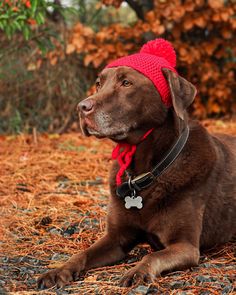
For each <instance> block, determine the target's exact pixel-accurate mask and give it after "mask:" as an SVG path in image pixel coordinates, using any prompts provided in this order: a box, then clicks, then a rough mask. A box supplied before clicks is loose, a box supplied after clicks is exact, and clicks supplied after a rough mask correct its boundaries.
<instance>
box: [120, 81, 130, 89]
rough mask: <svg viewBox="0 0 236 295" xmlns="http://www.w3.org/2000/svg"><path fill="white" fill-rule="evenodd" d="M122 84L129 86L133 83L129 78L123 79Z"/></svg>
mask: <svg viewBox="0 0 236 295" xmlns="http://www.w3.org/2000/svg"><path fill="white" fill-rule="evenodd" d="M121 85H122V86H125V87H129V86H131V85H132V83H131V82H130V81H129V80H123V81H122V84H121Z"/></svg>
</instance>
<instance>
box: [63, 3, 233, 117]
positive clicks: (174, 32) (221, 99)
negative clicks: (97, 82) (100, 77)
mask: <svg viewBox="0 0 236 295" xmlns="http://www.w3.org/2000/svg"><path fill="white" fill-rule="evenodd" d="M102 2H103V3H104V4H106V5H114V6H115V7H117V8H118V7H119V6H120V5H121V3H122V2H123V1H119V0H113V1H112V0H103V1H102ZM127 2H132V1H127ZM133 2H152V4H153V9H152V10H150V11H148V12H147V13H146V14H145V17H144V19H143V20H138V21H137V22H136V23H135V24H134V25H132V26H129V27H125V26H122V24H113V25H111V26H108V27H104V28H102V29H101V30H100V31H99V32H94V31H93V30H92V29H91V28H88V27H85V26H83V25H82V24H80V23H78V24H76V25H75V26H74V28H73V30H72V32H71V36H70V39H69V42H68V45H67V54H71V53H72V52H76V53H77V54H82V55H83V56H84V65H85V66H88V65H90V64H92V65H93V66H94V68H97V69H101V68H102V67H103V66H104V65H105V64H106V63H107V62H109V61H111V60H113V59H116V58H117V57H121V56H124V55H127V54H129V53H132V52H135V51H137V50H139V48H140V47H141V45H142V44H143V43H144V42H146V41H148V40H149V39H153V38H156V37H164V38H166V39H168V40H170V41H171V42H173V44H174V47H175V49H176V52H177V58H178V62H177V68H178V70H179V73H180V74H181V75H183V76H184V77H186V79H188V80H189V81H191V82H192V83H194V84H195V85H196V86H197V88H198V97H197V99H196V101H195V104H194V105H193V114H194V115H196V116H197V117H200V118H203V117H206V116H211V115H219V114H220V115H222V114H227V113H228V114H232V113H235V112H236V95H235V90H236V84H235V78H236V72H235V61H236V34H235V29H236V18H235V12H236V3H235V1H223V0H209V1H204V0H196V1H190V0H186V1H180V0H175V1H169V0H162V1H161V0H155V1H133ZM137 9H138V8H137Z"/></svg>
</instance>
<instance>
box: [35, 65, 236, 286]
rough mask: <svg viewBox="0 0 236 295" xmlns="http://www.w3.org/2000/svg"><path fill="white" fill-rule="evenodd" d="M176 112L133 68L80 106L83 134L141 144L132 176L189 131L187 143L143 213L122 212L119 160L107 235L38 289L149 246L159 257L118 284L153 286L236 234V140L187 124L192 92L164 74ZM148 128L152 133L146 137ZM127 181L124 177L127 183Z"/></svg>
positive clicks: (147, 197) (154, 186)
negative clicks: (163, 275)
mask: <svg viewBox="0 0 236 295" xmlns="http://www.w3.org/2000/svg"><path fill="white" fill-rule="evenodd" d="M163 72H164V75H165V77H166V80H167V81H168V84H169V87H170V91H171V98H172V104H173V107H171V108H167V107H165V105H164V104H163V103H162V101H161V98H160V95H159V94H158V92H157V91H156V88H155V87H154V85H153V84H152V82H151V81H150V80H149V79H148V78H146V77H145V76H144V75H142V74H141V73H139V72H138V71H135V70H134V69H132V68H129V67H125V66H121V67H115V68H108V69H105V70H103V71H102V73H101V75H100V77H99V79H98V81H97V90H98V91H97V93H96V94H94V95H92V96H90V97H89V98H87V99H85V100H83V101H82V102H80V104H79V109H80V116H81V126H82V129H83V131H84V133H85V134H86V135H87V136H88V135H95V136H96V137H99V138H101V137H108V138H110V139H112V140H114V141H116V142H120V141H124V140H125V141H126V142H128V143H130V144H138V145H137V150H136V153H135V157H134V159H133V162H132V165H130V167H129V169H128V170H129V173H130V174H132V175H135V176H137V175H140V174H142V173H144V172H148V171H152V170H153V167H154V166H155V165H156V164H157V163H160V161H161V160H162V159H163V157H164V155H165V154H166V151H168V150H170V148H171V147H172V146H173V144H174V143H175V142H176V141H177V139H178V138H179V137H180V135H181V134H183V130H182V129H183V128H185V127H184V126H186V125H188V126H189V137H188V139H187V142H186V144H185V146H184V147H183V149H182V151H181V152H180V154H179V155H178V157H177V158H176V159H175V160H174V161H172V162H171V163H170V164H169V166H168V167H166V168H167V169H166V170H165V171H164V172H163V173H162V174H161V175H159V176H158V177H156V178H154V179H153V181H152V183H151V184H150V185H149V186H147V187H146V188H144V189H142V190H141V191H140V193H139V194H140V195H141V197H142V200H143V208H142V209H140V210H139V209H137V208H130V209H126V208H125V202H124V199H122V198H119V197H118V196H117V193H116V188H117V187H116V181H115V178H116V174H117V171H118V170H119V165H118V163H117V162H114V165H113V167H112V170H111V175H110V188H111V197H110V202H109V210H108V218H107V232H106V234H105V236H104V237H103V238H102V239H101V240H99V241H98V242H97V243H95V244H94V245H92V246H91V247H90V248H88V249H87V250H85V251H84V252H82V253H79V254H76V255H74V256H73V257H72V258H71V259H69V261H68V262H66V263H65V264H64V265H63V266H62V267H60V268H58V269H55V270H51V271H49V272H47V273H46V274H44V275H42V276H41V277H40V279H39V286H40V287H41V288H48V287H52V286H54V285H56V286H58V287H61V286H64V285H66V284H68V283H69V282H70V281H73V280H75V279H76V278H77V277H78V275H79V274H80V272H81V271H84V270H88V269H91V268H96V267H100V266H104V265H109V264H113V263H115V262H117V261H119V260H121V259H123V258H124V257H125V255H126V254H127V253H128V252H129V251H130V250H131V249H132V248H133V247H134V246H135V245H137V244H138V243H140V242H144V241H145V242H148V243H150V244H151V245H152V246H153V248H154V249H156V252H153V253H151V254H148V255H146V256H145V257H144V258H143V259H142V260H141V261H140V262H139V263H138V264H137V265H136V266H135V267H134V268H132V269H131V270H130V271H128V272H127V273H126V274H125V275H124V277H123V278H122V280H121V285H122V286H130V285H132V284H134V283H139V282H140V283H141V282H142V281H144V282H151V281H152V280H153V279H154V278H155V277H156V276H158V275H160V274H161V273H162V272H164V271H170V270H180V269H184V268H188V267H190V266H194V265H197V264H198V260H199V249H200V248H209V247H212V246H214V245H217V244H221V243H225V242H227V241H229V240H230V239H231V238H232V237H233V235H234V233H235V229H236V216H235V212H236V202H235V201H236V138H233V137H230V136H226V135H210V134H209V133H208V132H207V131H206V130H205V129H204V128H203V127H202V126H201V125H200V124H199V123H198V122H194V121H191V120H188V118H187V115H186V108H187V107H188V106H189V105H190V104H191V103H192V101H193V100H194V97H195V94H196V90H195V87H194V86H193V85H192V84H191V83H189V82H188V81H186V80H185V79H183V78H182V77H180V76H178V75H177V74H175V73H174V72H173V71H171V70H168V69H163ZM150 128H154V130H153V131H152V133H151V134H150V135H149V136H148V137H147V138H146V139H145V140H143V141H141V138H142V136H143V134H145V133H146V132H147V131H148V130H149V129H150ZM123 181H125V177H123Z"/></svg>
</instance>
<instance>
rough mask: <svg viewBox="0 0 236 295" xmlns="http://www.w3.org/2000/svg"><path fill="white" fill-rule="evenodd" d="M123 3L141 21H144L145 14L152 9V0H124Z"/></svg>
mask: <svg viewBox="0 0 236 295" xmlns="http://www.w3.org/2000/svg"><path fill="white" fill-rule="evenodd" d="M125 2H126V3H128V4H129V6H130V7H131V8H132V9H133V10H134V11H135V13H136V15H137V17H138V18H139V19H141V20H145V13H146V12H148V11H150V10H152V9H153V8H154V4H153V0H140V1H135V0H125Z"/></svg>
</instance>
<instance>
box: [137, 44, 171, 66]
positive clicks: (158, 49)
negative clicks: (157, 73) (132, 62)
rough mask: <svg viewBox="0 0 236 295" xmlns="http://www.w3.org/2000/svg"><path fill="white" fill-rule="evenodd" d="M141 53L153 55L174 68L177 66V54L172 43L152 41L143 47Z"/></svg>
mask: <svg viewBox="0 0 236 295" xmlns="http://www.w3.org/2000/svg"><path fill="white" fill-rule="evenodd" d="M140 53H147V54H152V55H155V56H158V57H162V58H164V59H166V60H167V61H168V62H169V64H170V65H171V66H172V67H173V68H174V67H175V66H176V54H175V50H174V48H173V46H172V45H171V43H170V42H168V41H166V40H164V39H162V38H159V39H155V40H151V41H149V42H147V43H146V44H144V45H143V47H142V48H141V50H140Z"/></svg>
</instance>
